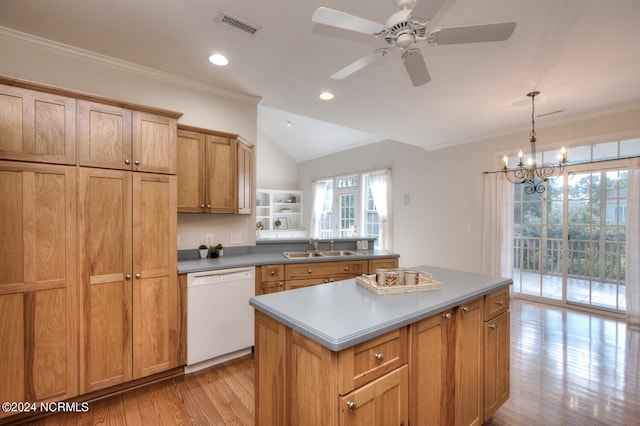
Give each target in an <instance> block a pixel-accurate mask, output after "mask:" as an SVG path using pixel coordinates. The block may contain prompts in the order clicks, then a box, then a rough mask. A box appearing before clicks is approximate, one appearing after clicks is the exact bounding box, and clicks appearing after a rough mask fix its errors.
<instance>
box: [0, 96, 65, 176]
mask: <svg viewBox="0 0 640 426" xmlns="http://www.w3.org/2000/svg"><path fill="white" fill-rule="evenodd" d="M0 135H2V136H1V137H0V158H3V159H7V160H20V161H36V162H41V163H56V164H72V165H73V164H75V163H76V100H75V99H73V98H71V97H69V96H64V95H63V94H58V93H43V92H39V91H36V90H30V89H27V88H22V87H15V86H9V85H4V84H0Z"/></svg>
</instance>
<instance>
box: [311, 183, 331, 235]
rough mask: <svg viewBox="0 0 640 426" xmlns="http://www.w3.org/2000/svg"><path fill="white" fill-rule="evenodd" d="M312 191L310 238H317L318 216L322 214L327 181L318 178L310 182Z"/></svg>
mask: <svg viewBox="0 0 640 426" xmlns="http://www.w3.org/2000/svg"><path fill="white" fill-rule="evenodd" d="M311 185H312V192H313V211H312V212H311V226H309V230H310V232H311V238H319V236H320V217H321V215H322V207H323V205H324V197H325V195H326V192H327V181H326V180H318V181H315V182H312V183H311Z"/></svg>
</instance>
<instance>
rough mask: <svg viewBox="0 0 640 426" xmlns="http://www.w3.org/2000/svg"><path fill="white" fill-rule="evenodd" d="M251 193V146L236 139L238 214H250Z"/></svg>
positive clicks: (252, 191)
mask: <svg viewBox="0 0 640 426" xmlns="http://www.w3.org/2000/svg"><path fill="white" fill-rule="evenodd" d="M253 193H254V190H253V145H252V144H250V143H249V142H247V141H245V140H244V139H242V138H238V209H237V212H238V214H251V205H252V203H253V195H254V194H253Z"/></svg>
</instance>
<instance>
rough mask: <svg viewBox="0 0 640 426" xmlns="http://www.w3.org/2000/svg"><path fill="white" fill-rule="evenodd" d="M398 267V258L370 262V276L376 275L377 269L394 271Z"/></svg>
mask: <svg viewBox="0 0 640 426" xmlns="http://www.w3.org/2000/svg"><path fill="white" fill-rule="evenodd" d="M397 267H398V258H397V257H386V258H382V259H371V260H369V267H368V269H369V272H367V273H368V274H375V273H376V269H393V268H397Z"/></svg>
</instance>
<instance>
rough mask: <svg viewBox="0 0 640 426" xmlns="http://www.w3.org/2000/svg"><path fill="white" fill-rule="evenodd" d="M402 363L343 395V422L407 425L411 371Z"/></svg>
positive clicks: (348, 424) (371, 425) (367, 425)
mask: <svg viewBox="0 0 640 426" xmlns="http://www.w3.org/2000/svg"><path fill="white" fill-rule="evenodd" d="M408 369H409V368H408V367H407V366H406V365H405V366H402V367H400V368H398V369H396V370H394V371H392V372H391V373H389V374H387V375H386V376H383V377H381V378H379V379H376V380H374V381H373V382H371V383H369V384H367V385H365V386H362V387H361V388H358V389H356V390H355V391H353V392H352V393H350V394H349V395H346V396H344V397H342V398H340V425H342V426H351V425H362V426H374V425H375V426H386V425H406V424H408V419H409V403H408V389H409V374H408Z"/></svg>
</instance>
